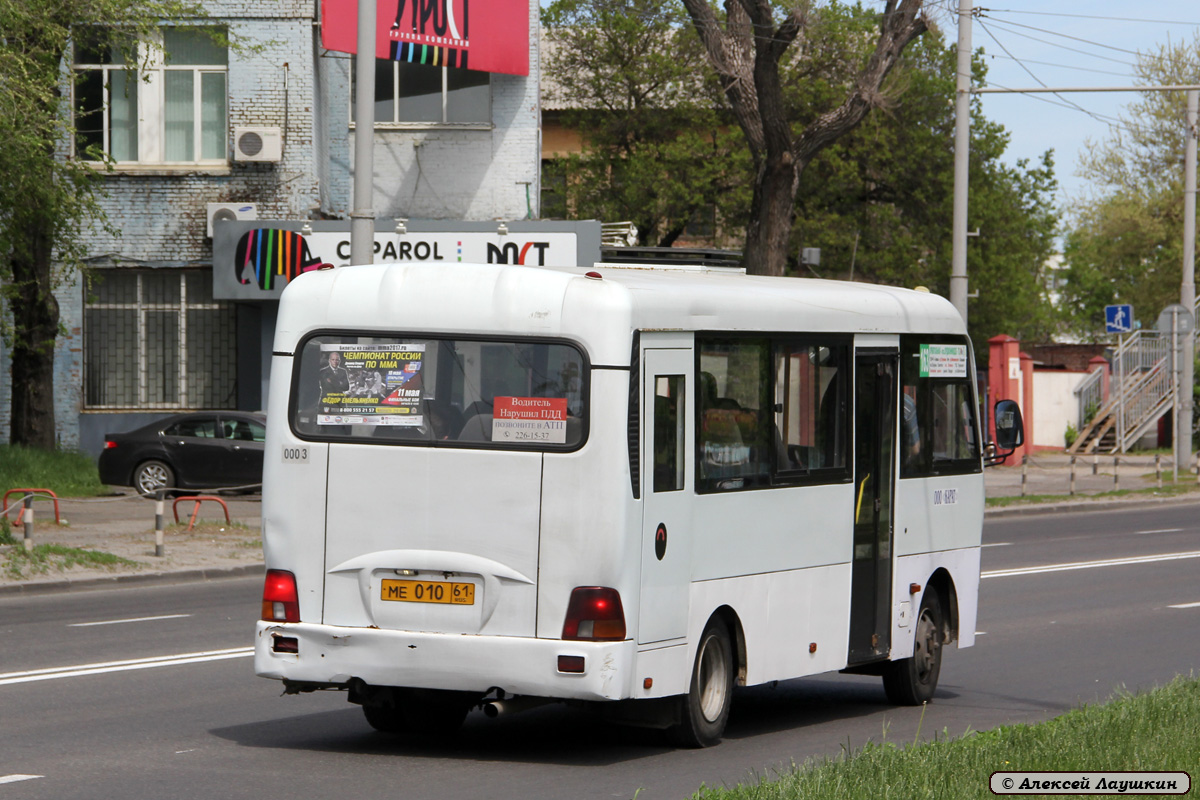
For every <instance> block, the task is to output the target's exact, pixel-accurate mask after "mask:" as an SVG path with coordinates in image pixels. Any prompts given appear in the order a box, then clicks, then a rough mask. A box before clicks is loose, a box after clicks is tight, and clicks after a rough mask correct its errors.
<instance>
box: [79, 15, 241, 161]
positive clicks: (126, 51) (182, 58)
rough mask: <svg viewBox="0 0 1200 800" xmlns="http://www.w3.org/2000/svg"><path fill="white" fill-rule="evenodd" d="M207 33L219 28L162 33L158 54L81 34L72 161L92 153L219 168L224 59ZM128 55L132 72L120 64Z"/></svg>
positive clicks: (154, 49) (224, 110) (218, 33)
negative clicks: (134, 61) (132, 60)
mask: <svg viewBox="0 0 1200 800" xmlns="http://www.w3.org/2000/svg"><path fill="white" fill-rule="evenodd" d="M214 34H215V35H216V37H217V38H220V37H221V36H222V35H223V34H224V29H216V30H213V31H201V30H197V29H194V28H163V29H161V31H160V32H159V34H158V35H159V36H160V37H161V39H160V42H161V46H162V49H161V51H160V50H159V49H158V48H157V47H152V46H150V44H149V43H142V44H139V45H136V46H134V47H131V48H121V47H120V46H119V45H114V44H112V43H111V42H109V41H108V40H107V38H106V40H105V43H103V44H98V43H97V38H96V37H95V36H89V35H88V33H87V32H86V31H85V32H83V33H82V34H80V35H79V36H78V38H77V39H76V41H75V45H74V49H73V67H74V70H75V77H76V81H75V86H74V102H73V106H72V107H73V109H74V115H75V116H74V122H75V155H76V156H77V157H79V158H84V159H92V158H94V155H93V150H94V149H98V150H100V151H101V152H103V153H106V154H108V156H109V157H111V158H112V159H113V160H114V161H116V162H118V163H137V162H140V163H171V164H180V163H183V164H203V163H225V161H226V160H227V142H226V133H227V128H228V125H227V107H228V104H227V97H226V94H227V93H226V85H227V76H228V71H229V53H228V48H227V47H226V46H225V45H224V44H221V43H219V42H218V41H216V40H214ZM154 44H155V45H157V44H158V42H156V43H154ZM135 53H136V55H137V58H138V62H139V64H140V65H141V66H140V67H139V68H138V69H137V70H136V71H131V70H129V68H128V65H127V58H129V57H132V55H133V54H135Z"/></svg>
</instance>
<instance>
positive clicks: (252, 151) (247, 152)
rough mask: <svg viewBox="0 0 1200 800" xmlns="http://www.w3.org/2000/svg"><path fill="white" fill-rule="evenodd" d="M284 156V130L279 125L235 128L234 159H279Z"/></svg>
mask: <svg viewBox="0 0 1200 800" xmlns="http://www.w3.org/2000/svg"><path fill="white" fill-rule="evenodd" d="M282 156H283V130H282V129H280V128H278V127H274V126H272V127H251V126H248V125H247V126H243V125H236V126H234V128H233V160H234V161H278V160H279V159H280V158H281V157H282Z"/></svg>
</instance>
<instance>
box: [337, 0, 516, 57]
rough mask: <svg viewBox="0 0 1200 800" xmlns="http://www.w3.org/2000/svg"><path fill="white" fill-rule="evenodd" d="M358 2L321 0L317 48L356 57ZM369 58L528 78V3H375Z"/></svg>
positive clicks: (395, 0)
mask: <svg viewBox="0 0 1200 800" xmlns="http://www.w3.org/2000/svg"><path fill="white" fill-rule="evenodd" d="M357 42H358V0H324V2H322V4H321V45H322V46H323V47H325V48H326V49H328V50H336V51H338V52H341V53H354V52H357V50H358V47H357ZM375 57H376V58H380V59H384V60H387V61H408V62H414V63H418V64H431V65H433V66H440V67H455V68H458V69H473V70H478V71H479V72H503V73H505V74H507V75H528V74H529V0H474V2H472V0H376V5H375Z"/></svg>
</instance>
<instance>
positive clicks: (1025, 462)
mask: <svg viewBox="0 0 1200 800" xmlns="http://www.w3.org/2000/svg"><path fill="white" fill-rule="evenodd" d="M1028 470H1029V456H1021V497H1024V496H1025V481H1026V477H1027V476H1026V473H1027V472H1028Z"/></svg>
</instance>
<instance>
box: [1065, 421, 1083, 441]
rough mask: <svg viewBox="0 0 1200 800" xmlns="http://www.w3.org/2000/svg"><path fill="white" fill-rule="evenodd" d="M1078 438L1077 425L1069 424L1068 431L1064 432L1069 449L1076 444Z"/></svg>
mask: <svg viewBox="0 0 1200 800" xmlns="http://www.w3.org/2000/svg"><path fill="white" fill-rule="evenodd" d="M1078 438H1079V431H1077V430H1075V424H1074V423H1073V422H1068V423H1067V429H1066V430H1065V431H1063V439H1064V440H1065V441H1066V443H1067V447H1070V446H1071V445H1073V444H1075V440H1076V439H1078Z"/></svg>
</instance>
